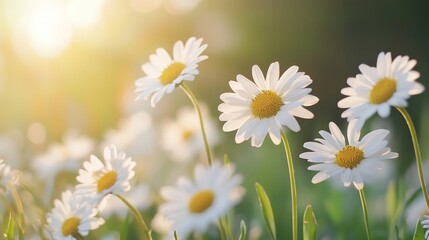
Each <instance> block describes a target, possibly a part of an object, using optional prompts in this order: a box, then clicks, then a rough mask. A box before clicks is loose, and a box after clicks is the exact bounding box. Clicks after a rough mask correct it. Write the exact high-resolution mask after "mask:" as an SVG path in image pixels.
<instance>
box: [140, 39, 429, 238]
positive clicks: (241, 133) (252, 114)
mask: <svg viewBox="0 0 429 240" xmlns="http://www.w3.org/2000/svg"><path fill="white" fill-rule="evenodd" d="M193 44H195V46H194V47H193V49H192V45H193ZM200 44H201V39H199V40H196V39H195V38H191V39H189V40H188V42H187V43H186V45H185V46H183V44H182V43H181V42H178V43H176V45H175V46H174V57H173V58H171V57H170V56H169V55H168V54H167V53H166V51H165V50H163V49H158V50H157V51H156V54H155V55H152V56H151V57H150V60H151V61H150V63H147V64H145V65H143V71H144V72H145V73H146V74H147V76H146V77H144V78H142V79H139V80H137V82H136V86H137V90H136V92H138V93H139V94H138V97H137V98H138V99H141V98H144V99H148V98H150V99H151V103H152V106H154V105H155V103H157V102H158V101H159V100H160V99H161V98H162V96H163V95H165V94H166V93H171V92H172V91H173V89H174V88H175V87H177V86H180V87H183V86H182V85H183V84H184V81H191V80H193V79H194V78H195V75H196V74H198V70H197V63H199V62H200V61H202V60H204V59H206V58H207V57H206V56H200V54H201V53H202V51H203V50H204V49H205V48H206V45H203V46H201V45H200ZM191 49H192V50H191ZM415 64H416V61H415V60H410V59H409V57H408V56H397V57H396V58H394V59H393V60H392V56H391V53H384V52H382V53H380V54H379V56H378V59H377V65H376V67H371V66H368V65H365V64H362V65H360V66H359V69H360V71H361V74H358V75H356V77H351V78H349V79H348V80H347V83H348V85H349V87H346V88H344V89H342V91H341V93H342V94H344V95H345V96H346V98H344V99H342V100H341V101H339V103H338V107H340V108H346V110H345V111H344V112H343V114H342V117H343V118H347V121H348V122H349V124H348V128H347V140H346V137H345V136H344V134H343V133H342V132H341V130H340V128H339V127H338V126H337V125H336V124H335V123H333V122H331V123H329V132H327V131H320V132H319V133H320V135H321V137H322V138H316V139H315V141H314V142H313V141H310V142H306V143H305V144H304V147H305V148H307V149H308V150H310V151H309V152H304V153H302V154H300V157H301V158H303V159H307V160H308V161H309V162H311V163H315V164H314V165H312V166H310V167H309V170H313V171H318V173H317V174H316V175H315V176H314V177H313V179H312V182H313V183H319V182H322V181H324V180H326V179H328V178H330V177H331V176H340V178H341V181H342V182H343V184H344V186H350V185H351V184H352V183H353V185H354V186H355V187H356V189H358V190H359V191H361V190H362V189H363V188H364V179H366V175H371V174H374V172H375V171H376V170H377V169H379V168H380V167H379V166H380V163H381V161H383V160H386V159H394V158H397V157H398V154H397V153H395V152H392V151H391V149H390V148H389V147H388V141H387V136H388V134H389V131H388V130H385V129H377V130H374V131H371V132H370V133H368V134H366V135H365V136H363V137H362V138H361V137H360V132H361V129H362V127H363V126H364V124H365V121H366V120H367V119H368V118H370V117H371V116H372V115H374V114H375V113H378V114H379V115H380V116H381V117H383V118H385V117H387V116H389V114H390V110H391V107H396V108H398V110H399V111H403V108H404V107H406V106H407V99H408V98H409V97H410V96H411V95H416V94H420V93H422V92H423V91H424V87H423V85H421V84H420V83H418V82H416V79H417V78H418V77H419V74H418V72H416V71H414V70H412V69H413V67H414V66H415ZM252 80H253V81H252ZM252 80H250V79H249V78H247V77H245V76H243V75H237V77H236V81H230V82H229V85H230V87H231V89H232V90H233V92H230V93H223V94H222V95H221V96H220V98H221V100H222V101H223V103H222V104H220V105H219V107H218V110H219V111H220V112H221V115H220V117H219V119H220V120H221V121H225V124H224V125H223V130H224V131H225V132H231V131H237V132H236V135H235V141H236V143H241V142H243V141H246V140H249V139H250V140H251V145H252V146H254V147H260V146H261V145H262V144H263V142H264V139H265V137H266V136H267V135H269V137H270V139H271V140H272V141H273V143H274V144H277V145H278V144H280V143H281V142H282V138H285V134H284V131H283V127H284V126H286V127H287V128H289V129H290V130H292V131H294V132H298V131H300V126H299V123H298V121H297V119H296V118H297V117H299V118H304V119H311V118H313V114H312V113H311V112H310V111H309V110H307V109H306V107H309V106H312V105H314V104H316V103H317V102H318V100H319V99H318V98H317V97H315V96H313V95H310V93H311V91H312V89H311V88H309V87H308V86H309V85H310V84H311V83H312V80H311V78H310V77H309V76H308V75H306V74H305V73H303V72H299V68H298V67H297V66H292V67H290V68H288V69H287V70H286V71H284V72H283V73H281V71H280V66H279V63H278V62H274V63H272V64H271V65H270V66H269V68H268V71H267V73H266V75H264V73H263V72H262V70H261V69H260V67H259V66H257V65H254V66H253V67H252ZM202 130H203V132H204V129H202ZM283 141H285V140H283ZM289 151H290V150H289ZM293 187H294V186H293ZM423 191H425V189H424V188H423ZM426 194H427V193H426ZM367 230H368V229H367ZM369 236H370V235H368V237H369Z"/></svg>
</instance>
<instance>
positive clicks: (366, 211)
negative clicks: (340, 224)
mask: <svg viewBox="0 0 429 240" xmlns="http://www.w3.org/2000/svg"><path fill="white" fill-rule="evenodd" d="M358 191H359V196H360V201H361V203H362V212H363V216H364V219H365V229H366V237H367V238H368V240H371V232H370V230H369V221H368V209H367V206H366V200H365V194H364V193H363V189H360V190H358Z"/></svg>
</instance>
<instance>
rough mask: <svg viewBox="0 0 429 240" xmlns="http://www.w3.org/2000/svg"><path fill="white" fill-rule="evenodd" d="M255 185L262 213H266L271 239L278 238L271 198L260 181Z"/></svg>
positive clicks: (265, 217)
mask: <svg viewBox="0 0 429 240" xmlns="http://www.w3.org/2000/svg"><path fill="white" fill-rule="evenodd" d="M255 187H256V193H257V194H258V198H259V204H260V207H261V210H262V214H263V215H264V219H265V223H266V224H267V227H268V231H269V232H270V235H271V239H276V224H275V222H274V214H273V209H272V208H271V203H270V199H269V198H268V195H267V193H266V192H265V190H264V188H263V187H262V186H261V185H260V184H259V183H256V184H255Z"/></svg>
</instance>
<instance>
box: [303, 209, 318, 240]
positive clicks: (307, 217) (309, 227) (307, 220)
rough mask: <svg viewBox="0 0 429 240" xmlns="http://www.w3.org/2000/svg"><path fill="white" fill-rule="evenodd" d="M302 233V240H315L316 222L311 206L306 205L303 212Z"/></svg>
mask: <svg viewBox="0 0 429 240" xmlns="http://www.w3.org/2000/svg"><path fill="white" fill-rule="evenodd" d="M303 231H304V240H316V234H317V221H316V217H315V216H314V212H313V208H312V207H311V205H307V208H306V209H305V212H304V224H303Z"/></svg>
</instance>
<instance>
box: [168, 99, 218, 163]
mask: <svg viewBox="0 0 429 240" xmlns="http://www.w3.org/2000/svg"><path fill="white" fill-rule="evenodd" d="M203 106H204V105H203ZM202 110H203V111H202V113H203V118H204V119H205V128H206V133H207V138H208V142H209V143H210V145H211V146H213V145H214V144H216V143H217V142H218V139H219V136H218V134H217V131H216V127H215V124H214V122H213V121H212V118H211V117H210V116H209V113H208V111H207V110H206V108H205V107H203V108H202ZM161 140H162V141H161V146H162V147H163V148H164V149H165V150H167V151H168V152H169V153H170V155H171V157H172V160H174V161H177V162H190V161H192V160H193V159H194V158H195V157H196V156H197V155H198V154H200V153H201V152H203V151H204V141H203V136H202V134H201V129H200V125H199V119H198V116H197V115H196V114H195V111H194V109H192V108H189V107H185V108H182V109H180V110H179V112H178V114H177V120H176V121H168V122H166V123H165V125H164V126H163V128H162V138H161Z"/></svg>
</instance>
